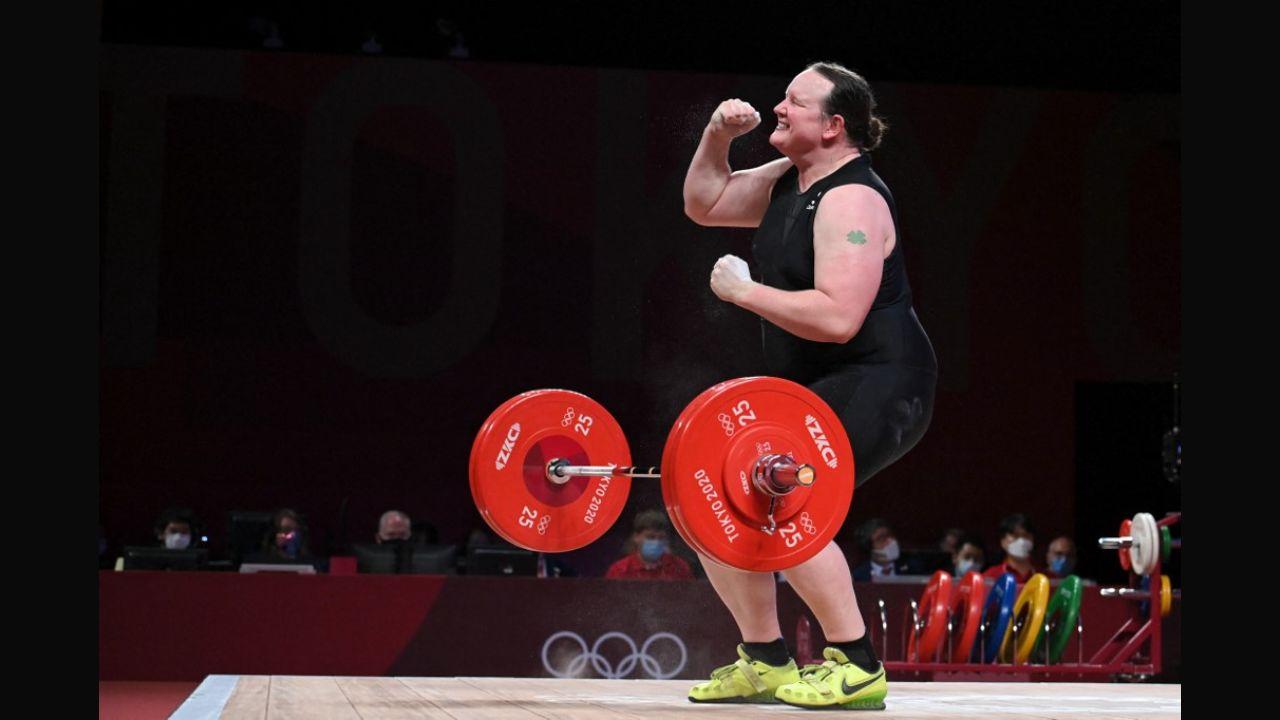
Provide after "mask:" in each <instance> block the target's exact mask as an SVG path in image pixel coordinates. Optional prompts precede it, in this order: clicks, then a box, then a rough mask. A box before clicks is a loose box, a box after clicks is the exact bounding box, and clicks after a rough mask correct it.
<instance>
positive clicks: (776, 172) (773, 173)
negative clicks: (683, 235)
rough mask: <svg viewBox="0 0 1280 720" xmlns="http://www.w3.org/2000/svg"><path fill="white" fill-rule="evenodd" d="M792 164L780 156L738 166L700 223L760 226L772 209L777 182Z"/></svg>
mask: <svg viewBox="0 0 1280 720" xmlns="http://www.w3.org/2000/svg"><path fill="white" fill-rule="evenodd" d="M789 167H791V161H790V160H788V159H786V158H778V159H777V160H774V161H772V162H767V163H765V164H764V165H761V166H759V167H754V168H751V169H750V170H737V171H734V173H733V174H731V175H730V176H729V183H728V184H727V185H725V188H724V192H722V193H720V197H719V198H718V199H717V200H716V203H715V205H712V206H711V209H710V210H707V212H706V214H704V215H703V216H702V217H699V218H698V219H697V223H698V224H699V225H710V226H716V227H758V226H759V225H760V221H761V220H763V219H764V213H765V210H767V209H769V193H770V191H771V190H773V184H774V183H775V182H777V180H778V178H780V177H782V174H783V173H785V172H786V171H787V168H789Z"/></svg>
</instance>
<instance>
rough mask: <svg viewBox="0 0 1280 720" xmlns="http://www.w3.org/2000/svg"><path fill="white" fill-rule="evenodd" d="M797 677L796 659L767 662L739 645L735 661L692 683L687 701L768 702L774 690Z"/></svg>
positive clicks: (772, 700) (773, 700)
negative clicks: (707, 678)
mask: <svg viewBox="0 0 1280 720" xmlns="http://www.w3.org/2000/svg"><path fill="white" fill-rule="evenodd" d="M799 679H800V671H799V670H798V669H797V668H796V661H795V660H787V664H786V665H770V664H768V663H765V662H761V661H759V660H755V659H753V658H752V657H751V656H749V655H747V651H746V650H744V649H743V648H742V645H741V644H739V645H738V662H736V663H734V664H732V665H725V666H724V667H720V668H716V669H715V670H714V671H713V672H712V673H711V679H710V680H708V681H706V682H702V683H698V684H697V685H694V686H693V688H692V689H690V690H689V700H690V701H691V702H699V703H771V702H776V700H775V699H774V692H775V691H776V690H777V689H778V688H780V687H782V686H783V685H786V684H787V683H794V682H796V681H797V680H799Z"/></svg>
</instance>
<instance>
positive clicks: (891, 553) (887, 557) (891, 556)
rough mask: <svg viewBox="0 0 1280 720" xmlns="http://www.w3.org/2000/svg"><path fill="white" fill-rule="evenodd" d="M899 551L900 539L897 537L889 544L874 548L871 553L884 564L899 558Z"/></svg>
mask: <svg viewBox="0 0 1280 720" xmlns="http://www.w3.org/2000/svg"><path fill="white" fill-rule="evenodd" d="M898 552H899V550H898V541H897V539H896V538H895V539H893V540H890V541H889V544H888V545H885V546H884V547H883V548H880V549H879V550H872V551H871V555H872V557H874V558H875V559H876V561H877V562H879V563H880V564H881V565H883V564H885V563H891V562H893V561H894V560H897V559H898Z"/></svg>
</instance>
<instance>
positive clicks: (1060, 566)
mask: <svg viewBox="0 0 1280 720" xmlns="http://www.w3.org/2000/svg"><path fill="white" fill-rule="evenodd" d="M1049 569H1050V570H1052V571H1054V572H1055V573H1057V574H1059V575H1061V574H1062V573H1064V572H1066V570H1067V558H1066V556H1061V555H1060V556H1058V557H1056V558H1054V559H1053V562H1051V563H1049Z"/></svg>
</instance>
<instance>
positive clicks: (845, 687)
mask: <svg viewBox="0 0 1280 720" xmlns="http://www.w3.org/2000/svg"><path fill="white" fill-rule="evenodd" d="M822 657H824V658H826V660H825V661H824V662H823V663H822V664H821V665H805V666H804V669H802V670H801V671H800V679H799V680H797V681H796V682H793V683H789V684H787V685H783V686H782V687H780V688H778V692H777V694H776V696H775V697H777V699H778V700H779V701H780V702H784V703H786V704H788V705H795V706H796V707H802V708H809V709H812V710H883V709H884V699H885V696H886V695H888V694H889V683H888V682H887V681H886V680H885V675H884V663H881V664H880V667H879V668H877V669H876V672H873V673H869V672H867V671H866V670H863V669H862V668H860V667H858V666H857V665H854V664H853V663H851V662H849V658H848V657H846V656H845V654H844V653H843V652H841V651H840V650H837V649H836V648H833V647H829V648H826V649H825V650H823V651H822Z"/></svg>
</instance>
